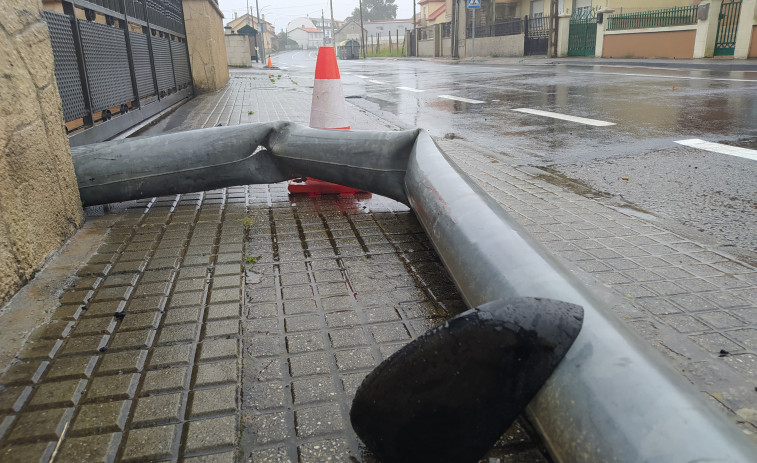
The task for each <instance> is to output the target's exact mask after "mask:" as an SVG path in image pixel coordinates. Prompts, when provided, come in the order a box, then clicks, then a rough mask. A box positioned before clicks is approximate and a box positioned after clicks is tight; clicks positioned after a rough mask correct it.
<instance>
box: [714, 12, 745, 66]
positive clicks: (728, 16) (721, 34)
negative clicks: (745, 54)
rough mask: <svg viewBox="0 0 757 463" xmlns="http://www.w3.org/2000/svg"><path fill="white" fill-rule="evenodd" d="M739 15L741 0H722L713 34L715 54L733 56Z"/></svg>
mask: <svg viewBox="0 0 757 463" xmlns="http://www.w3.org/2000/svg"><path fill="white" fill-rule="evenodd" d="M740 15H741V0H723V3H722V5H721V6H720V15H719V16H718V33H717V35H716V36H715V56H733V52H734V50H735V49H736V31H737V29H738V25H739V16H740Z"/></svg>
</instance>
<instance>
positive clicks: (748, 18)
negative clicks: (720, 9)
mask: <svg viewBox="0 0 757 463" xmlns="http://www.w3.org/2000/svg"><path fill="white" fill-rule="evenodd" d="M755 15H757V0H743V1H742V2H741V15H740V16H739V26H738V28H737V29H736V49H735V50H734V51H733V57H734V58H737V59H739V58H740V59H746V58H747V57H748V55H749V45H750V42H751V41H752V26H753V25H754V20H755Z"/></svg>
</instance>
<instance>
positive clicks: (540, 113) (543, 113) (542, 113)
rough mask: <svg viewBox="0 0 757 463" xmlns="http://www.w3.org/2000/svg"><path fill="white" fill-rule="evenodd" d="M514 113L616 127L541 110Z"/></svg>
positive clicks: (608, 123)
mask: <svg viewBox="0 0 757 463" xmlns="http://www.w3.org/2000/svg"><path fill="white" fill-rule="evenodd" d="M513 111H518V112H519V113H526V114H533V115H535V116H544V117H551V118H553V119H561V120H563V121H570V122H578V123H579V124H586V125H593V126H595V127H606V126H608V125H615V123H614V122H605V121H598V120H596V119H587V118H585V117H578V116H570V115H568V114H560V113H553V112H550V111H541V110H539V109H529V108H516V109H513Z"/></svg>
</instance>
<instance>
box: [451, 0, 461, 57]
mask: <svg viewBox="0 0 757 463" xmlns="http://www.w3.org/2000/svg"><path fill="white" fill-rule="evenodd" d="M458 1H459V0H452V24H451V25H450V27H451V28H452V30H450V31H449V33H450V43H451V44H452V57H453V58H458V55H459V53H458V50H457V29H458V27H459V26H458V24H459V23H460V18H458V15H459V14H460V13H459V11H460V5H458V3H457V2H458Z"/></svg>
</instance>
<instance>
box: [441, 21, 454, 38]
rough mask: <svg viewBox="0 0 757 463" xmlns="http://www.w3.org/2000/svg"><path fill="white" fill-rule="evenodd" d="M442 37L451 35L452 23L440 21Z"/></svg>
mask: <svg viewBox="0 0 757 463" xmlns="http://www.w3.org/2000/svg"><path fill="white" fill-rule="evenodd" d="M442 37H444V38H445V39H446V38H449V37H452V23H442Z"/></svg>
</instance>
